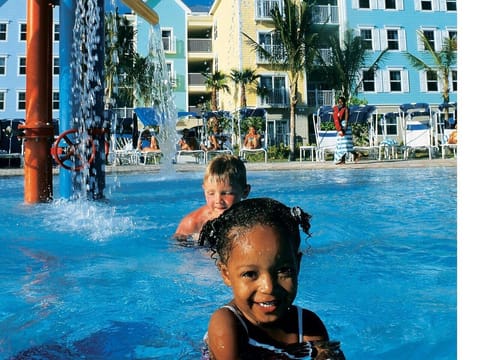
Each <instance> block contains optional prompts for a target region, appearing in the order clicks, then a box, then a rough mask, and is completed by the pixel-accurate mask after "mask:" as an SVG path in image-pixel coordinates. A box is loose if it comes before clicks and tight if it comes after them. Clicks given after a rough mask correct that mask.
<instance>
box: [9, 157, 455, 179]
mask: <svg viewBox="0 0 480 360" xmlns="http://www.w3.org/2000/svg"><path fill="white" fill-rule="evenodd" d="M165 166H166V165H165V164H160V165H123V166H110V165H108V166H107V167H106V172H107V174H110V173H117V174H118V173H144V172H158V171H161V169H162V168H163V167H165ZM168 166H169V167H172V168H173V169H175V171H176V172H203V171H204V170H205V166H206V165H205V164H193V163H191V164H175V165H172V164H168ZM245 166H246V168H247V171H262V170H268V171H272V170H319V169H322V170H333V169H335V170H339V169H368V168H382V169H389V168H428V167H456V166H457V159H456V158H448V159H441V158H435V159H432V160H429V159H409V160H381V161H380V160H369V159H362V160H360V161H359V162H358V163H347V164H346V165H335V164H334V163H333V161H325V162H317V161H310V160H309V161H305V160H304V161H298V160H297V161H269V162H267V163H264V162H247V163H245ZM53 174H54V175H56V174H58V167H57V168H54V169H53ZM23 175H24V169H23V168H1V169H0V177H4V176H23Z"/></svg>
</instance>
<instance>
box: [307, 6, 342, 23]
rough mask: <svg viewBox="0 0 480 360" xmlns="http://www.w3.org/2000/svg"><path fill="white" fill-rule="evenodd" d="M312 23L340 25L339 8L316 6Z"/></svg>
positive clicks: (313, 10)
mask: <svg viewBox="0 0 480 360" xmlns="http://www.w3.org/2000/svg"><path fill="white" fill-rule="evenodd" d="M312 21H313V23H314V24H325V23H326V24H334V25H338V6H332V5H315V6H313V9H312Z"/></svg>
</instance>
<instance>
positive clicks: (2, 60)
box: [0, 56, 7, 75]
mask: <svg viewBox="0 0 480 360" xmlns="http://www.w3.org/2000/svg"><path fill="white" fill-rule="evenodd" d="M6 73H7V57H6V56H0V75H5V74H6Z"/></svg>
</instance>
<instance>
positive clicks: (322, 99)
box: [307, 90, 335, 108]
mask: <svg viewBox="0 0 480 360" xmlns="http://www.w3.org/2000/svg"><path fill="white" fill-rule="evenodd" d="M307 104H308V106H312V107H315V108H318V107H320V106H331V105H334V104H335V91H334V90H308V91H307Z"/></svg>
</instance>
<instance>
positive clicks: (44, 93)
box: [21, 0, 159, 203]
mask: <svg viewBox="0 0 480 360" xmlns="http://www.w3.org/2000/svg"><path fill="white" fill-rule="evenodd" d="M122 2H124V3H125V4H126V5H127V6H128V7H130V8H131V9H132V10H134V11H135V12H136V13H137V15H139V16H141V17H143V18H144V19H145V20H146V21H148V22H149V23H150V24H151V25H156V24H158V22H159V19H158V15H157V14H156V12H155V11H153V10H152V9H151V8H149V7H148V6H147V5H146V4H144V3H143V2H142V1H141V0H122ZM56 5H59V6H60V33H61V37H60V121H59V130H60V132H61V134H60V135H59V137H58V138H57V140H56V141H55V143H54V148H53V151H52V142H53V139H54V128H53V124H52V121H51V119H52V105H51V104H52V101H51V99H52V25H53V6H56ZM104 12H105V8H104V0H96V1H92V0H90V1H88V0H82V1H75V0H56V1H47V0H28V1H27V23H28V28H27V74H26V121H25V124H23V125H22V126H21V130H22V132H23V134H22V136H23V138H24V189H25V192H24V200H25V202H26V203H39V202H48V201H50V200H52V198H53V185H52V184H53V180H52V178H53V175H52V174H53V163H52V156H51V155H53V156H54V158H55V159H56V161H57V162H58V163H59V164H60V166H61V168H60V175H59V176H60V195H61V196H62V197H64V198H69V197H70V196H71V194H72V191H73V188H75V187H77V186H83V185H86V188H87V194H88V197H89V198H91V199H99V198H103V190H104V187H105V165H106V157H107V156H106V155H107V154H106V152H107V151H108V146H106V144H108V142H107V141H108V135H109V131H110V122H109V118H108V113H106V112H105V109H104V108H105V106H104V88H103V80H104V76H103V75H104V73H103V60H104V47H103V45H102V44H103V41H104V21H103V19H104ZM79 15H80V16H79ZM82 15H88V16H93V17H94V20H93V24H92V23H90V24H83V25H84V26H83V27H82V29H83V31H84V32H83V33H82V32H77V34H76V35H77V36H76V37H75V38H74V36H73V34H74V31H75V30H76V29H77V30H78V28H76V27H78V26H81V25H82V24H80V23H81V22H82V21H83V20H84V19H83V18H82V17H83V16H82ZM92 25H93V26H92ZM92 40H94V41H95V42H94V43H92V42H90V43H88V41H92ZM75 47H76V51H77V54H80V55H81V56H80V59H79V58H78V57H77V58H74V54H73V50H75ZM82 60H85V62H82ZM72 61H73V64H74V66H72V67H71V66H70V65H71V64H72ZM85 70H86V71H85ZM75 79H80V82H79V83H78V82H75V81H74V80H75ZM72 172H74V173H75V176H72Z"/></svg>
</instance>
